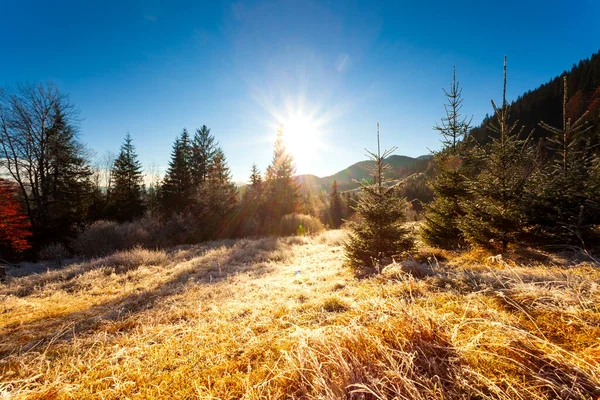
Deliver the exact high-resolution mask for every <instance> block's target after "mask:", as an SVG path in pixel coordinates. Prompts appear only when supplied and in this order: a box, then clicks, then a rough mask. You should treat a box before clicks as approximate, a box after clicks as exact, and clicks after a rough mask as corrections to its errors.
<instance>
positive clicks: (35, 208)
mask: <svg viewBox="0 0 600 400" xmlns="http://www.w3.org/2000/svg"><path fill="white" fill-rule="evenodd" d="M77 129H78V118H77V111H76V110H75V107H74V106H73V104H72V103H71V102H70V101H69V98H68V96H66V95H65V94H63V93H61V92H60V91H59V90H58V88H57V87H56V86H54V85H52V84H23V85H18V86H17V87H16V88H15V89H14V90H2V91H1V92H0V169H2V170H5V171H7V173H8V174H9V175H10V176H11V177H12V178H13V179H14V180H15V181H16V182H17V184H18V186H19V189H20V192H21V195H22V197H23V200H24V203H25V207H26V210H27V214H28V216H29V219H30V222H31V225H32V228H33V232H34V235H38V236H39V235H40V233H41V232H42V231H46V233H49V232H51V229H55V228H56V227H57V224H58V225H60V226H61V227H62V228H68V226H67V225H70V223H71V222H73V218H74V217H75V215H77V214H81V212H82V209H81V200H82V199H83V197H84V196H85V191H86V185H88V183H89V182H88V180H89V176H90V174H91V173H90V171H89V168H88V165H87V160H86V157H87V152H86V150H85V148H84V146H83V145H82V144H81V143H80V142H79V140H78V138H77ZM54 233H55V234H60V232H56V231H55V232H54Z"/></svg>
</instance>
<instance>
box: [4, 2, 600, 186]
mask: <svg viewBox="0 0 600 400" xmlns="http://www.w3.org/2000/svg"><path fill="white" fill-rule="evenodd" d="M0 1H1V2H2V4H1V6H0V54H1V55H0V85H3V86H4V85H9V86H10V85H14V84H15V83H17V82H24V81H29V82H38V81H53V82H55V83H56V84H58V85H59V87H60V88H61V89H62V90H63V91H64V92H66V93H69V94H70V96H71V100H72V102H73V103H75V105H76V106H77V107H78V108H79V110H80V112H81V117H82V119H83V121H82V123H81V136H82V139H83V141H84V142H86V143H87V145H88V146H89V147H91V148H92V149H94V150H95V151H96V152H97V153H99V154H101V153H103V152H105V151H106V150H112V151H114V152H116V151H117V150H118V148H119V145H120V144H121V142H122V139H123V137H124V135H125V133H126V132H130V133H131V135H132V137H133V139H134V142H135V144H136V146H137V149H138V153H139V155H140V157H141V159H142V161H143V163H144V164H145V166H149V165H150V164H152V163H155V164H157V165H159V166H161V167H162V168H164V167H165V166H166V164H167V162H168V158H169V154H170V151H171V146H172V143H173V140H174V139H175V137H176V136H177V135H178V134H179V133H180V132H181V130H182V128H183V127H187V128H188V130H193V129H195V128H196V127H199V126H201V125H202V124H206V125H207V126H208V127H210V128H211V131H212V133H213V134H214V135H215V136H216V138H217V140H218V141H219V142H220V144H221V146H222V147H223V149H224V151H225V154H226V156H227V158H228V161H229V164H230V167H231V169H232V172H233V175H234V179H235V180H238V181H239V180H246V178H247V175H248V174H249V170H250V166H251V164H252V163H253V162H256V163H257V164H258V166H259V168H260V169H261V170H264V169H265V168H266V166H267V165H268V163H269V161H270V159H271V153H272V142H273V139H274V135H275V130H274V127H275V126H277V123H278V122H277V117H282V116H283V118H285V117H286V116H287V114H289V113H296V114H298V113H299V114H302V115H303V116H304V117H305V118H306V119H310V120H312V121H313V122H318V129H317V131H318V137H307V138H306V141H307V142H310V141H315V145H314V146H312V147H311V146H307V145H306V143H304V145H303V146H302V149H301V150H299V153H298V157H297V158H298V160H297V161H298V169H299V171H298V172H299V173H313V174H316V175H319V176H324V175H329V174H332V173H335V172H336V171H338V170H340V169H342V168H345V167H346V166H348V165H350V164H352V163H354V162H356V161H359V160H361V159H364V156H363V155H364V150H363V148H364V147H367V148H370V149H373V148H374V147H375V123H376V122H380V124H381V134H382V142H383V143H382V145H383V146H384V147H390V146H392V145H395V146H398V148H399V149H398V151H397V153H396V154H405V155H409V156H418V155H422V154H426V153H428V148H429V149H435V148H438V147H439V141H438V137H437V134H436V133H435V132H434V131H433V130H432V129H431V128H432V126H433V125H434V123H435V122H436V121H437V120H439V118H441V117H442V116H443V101H444V98H443V95H442V91H441V89H442V87H447V86H448V84H449V82H450V80H451V77H452V67H453V66H454V65H456V68H457V71H458V78H459V81H460V82H461V84H462V86H463V87H464V97H465V103H464V111H465V112H466V113H468V114H472V115H473V121H474V123H479V122H480V121H481V119H482V118H483V117H484V116H485V114H486V113H489V112H490V110H491V105H490V99H491V98H495V99H498V98H499V97H500V96H501V86H502V58H503V56H504V55H507V56H508V66H509V82H508V96H509V98H510V99H514V98H515V97H516V96H518V95H519V94H521V93H522V92H524V91H526V90H528V89H532V88H534V87H536V86H538V85H539V84H541V83H544V82H546V81H547V80H549V79H550V78H552V77H554V76H556V75H558V74H560V73H561V72H562V71H563V70H565V69H568V68H570V67H571V66H572V64H573V63H575V62H577V61H578V60H580V59H582V58H586V57H588V56H590V55H591V54H592V53H593V52H596V51H598V49H599V48H600V24H599V23H598V16H599V15H600V2H598V1H597V0H580V1H577V2H567V1H553V0H549V1H538V2H533V1H527V0H521V1H504V2H487V1H453V2H450V1H426V0H423V1H410V2H401V1H390V2H379V1H358V2H354V1H348V0H343V1H322V2H317V1H314V2H313V1H310V0H301V1H239V2H218V1H206V2H200V1H189V2H177V1H155V0H154V1H103V2H91V1H89V2H88V1H60V0H57V1H29V0H21V1H9V0H0ZM302 140H304V138H302V139H301V140H300V141H298V143H301V142H302ZM317 142H318V143H317ZM307 148H311V149H312V150H311V152H310V154H306V149H307Z"/></svg>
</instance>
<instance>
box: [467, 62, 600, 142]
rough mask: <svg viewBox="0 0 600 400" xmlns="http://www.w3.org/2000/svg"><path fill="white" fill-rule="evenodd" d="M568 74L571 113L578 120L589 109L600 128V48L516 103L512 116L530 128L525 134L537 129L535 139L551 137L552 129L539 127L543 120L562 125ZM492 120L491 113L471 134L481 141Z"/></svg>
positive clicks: (524, 95) (591, 118)
mask: <svg viewBox="0 0 600 400" xmlns="http://www.w3.org/2000/svg"><path fill="white" fill-rule="evenodd" d="M565 75H566V76H567V85H568V97H569V103H568V105H567V114H568V116H569V117H570V118H571V119H572V120H573V121H574V120H575V119H577V118H579V117H581V116H582V115H583V113H584V112H587V113H588V114H587V117H586V118H587V120H588V121H589V122H590V123H591V124H592V125H593V126H594V127H595V129H596V130H597V129H600V52H598V53H595V54H593V55H592V56H591V57H590V58H587V59H585V60H581V61H579V63H577V64H574V65H573V67H572V68H571V70H570V71H564V72H563V73H562V74H560V75H559V76H556V77H555V78H553V79H551V80H550V81H549V82H547V83H545V84H543V85H541V86H539V87H538V88H536V89H533V90H530V91H528V92H526V93H524V94H523V95H521V96H519V97H518V98H517V99H516V100H515V101H514V102H513V103H512V107H511V120H512V121H515V120H519V122H520V123H521V124H523V125H524V126H525V128H526V129H525V130H524V133H525V134H529V132H530V131H531V130H532V129H535V131H534V138H535V139H540V138H545V137H548V135H549V134H548V132H546V131H544V130H542V129H541V128H539V127H538V123H539V122H540V121H544V122H546V123H548V124H550V125H552V126H562V104H563V82H562V77H563V76H565ZM509 85H510V81H509ZM495 98H496V97H495ZM490 110H491V105H490ZM491 121H492V117H490V116H488V117H486V118H485V119H484V120H483V122H482V124H481V125H480V126H478V127H476V128H474V129H473V130H472V131H471V135H473V137H474V138H475V139H477V140H478V141H479V142H480V143H483V142H486V141H487V140H488V135H489V134H490V132H489V130H488V129H487V127H488V125H489V124H490V122H491Z"/></svg>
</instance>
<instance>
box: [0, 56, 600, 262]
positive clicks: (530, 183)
mask: <svg viewBox="0 0 600 400" xmlns="http://www.w3.org/2000/svg"><path fill="white" fill-rule="evenodd" d="M599 60H600V56H599V55H598V54H595V55H594V56H592V58H591V59H590V60H585V61H584V62H582V63H580V65H578V66H576V67H574V68H573V70H572V71H571V73H570V74H565V75H564V76H563V77H562V78H561V79H560V83H561V86H560V93H561V104H562V106H561V108H560V109H559V110H554V109H553V108H552V107H551V109H552V112H548V113H541V112H538V111H539V110H538V109H536V107H538V106H537V105H536V104H535V103H534V102H532V101H531V94H530V93H527V94H525V95H524V96H522V97H519V98H518V99H517V100H516V101H515V102H513V103H509V102H508V101H507V99H506V86H507V82H508V80H507V68H506V60H505V65H504V88H503V92H502V97H501V101H500V102H498V103H496V102H495V101H492V104H491V105H492V107H491V116H488V117H486V119H485V120H484V122H483V124H482V126H481V127H477V128H473V127H472V126H471V119H470V118H468V117H467V116H466V115H465V114H464V112H463V110H462V107H463V97H462V90H461V87H460V84H459V82H458V80H457V77H456V71H455V72H454V77H453V80H452V83H451V84H450V87H449V89H447V90H445V91H444V95H445V97H446V104H445V114H446V115H445V116H444V117H443V118H442V119H441V121H440V122H439V123H438V124H436V125H435V126H434V129H435V130H436V131H438V132H439V133H440V136H441V142H442V148H441V149H440V150H439V151H437V152H435V153H434V156H433V161H432V162H431V167H432V168H431V169H430V170H428V171H427V173H426V174H423V175H422V176H426V175H429V176H430V177H429V181H428V188H427V187H425V186H424V185H423V182H424V180H423V179H421V178H418V179H416V178H415V177H414V176H413V177H410V178H407V179H406V180H405V181H404V182H402V184H401V185H392V183H391V182H388V181H386V177H385V170H386V168H387V166H386V165H385V163H384V159H385V157H386V156H387V155H389V154H390V153H388V152H386V151H384V152H383V153H381V151H380V149H379V147H378V151H377V153H375V152H372V153H371V152H370V153H368V155H369V157H370V158H371V160H372V162H373V164H372V165H373V167H374V170H373V173H372V177H371V179H370V180H369V181H364V182H361V185H360V188H359V190H351V191H341V190H340V185H339V182H336V181H334V182H333V183H332V185H331V187H330V188H328V189H325V190H320V191H317V192H310V191H308V192H304V191H301V190H300V187H299V184H298V182H297V181H296V179H295V178H294V176H295V175H296V169H295V165H294V160H293V157H292V155H291V154H290V153H289V152H288V151H287V149H286V148H285V145H284V140H283V136H284V128H283V127H281V128H280V129H279V130H278V132H277V137H276V139H275V142H274V147H273V156H272V159H271V161H270V163H269V165H268V167H267V168H266V169H265V170H264V171H262V172H261V171H260V170H259V168H258V166H257V165H256V164H254V165H252V167H251V170H250V174H249V179H248V185H246V187H245V188H244V189H243V190H240V189H239V188H238V187H236V185H235V184H234V183H233V182H232V179H231V171H230V169H229V166H228V162H227V158H226V155H225V154H224V152H223V150H222V148H221V147H220V146H219V143H218V141H217V140H216V138H215V136H213V135H212V134H211V131H210V129H209V128H208V127H207V126H204V125H203V126H202V127H200V128H198V129H196V130H194V131H193V132H188V130H187V129H185V128H184V129H183V130H182V131H181V133H180V134H179V135H178V136H177V137H176V138H175V141H174V143H173V148H172V151H171V155H170V160H169V163H168V168H167V170H166V172H165V174H164V176H162V177H160V176H159V175H158V174H157V173H154V174H153V176H154V177H153V178H152V179H150V180H148V173H147V171H144V169H143V166H142V164H141V162H140V160H139V157H138V154H137V151H136V147H135V140H134V138H133V137H132V136H131V135H129V133H127V134H126V135H125V137H124V139H123V142H122V144H121V146H120V149H119V151H118V153H117V154H116V155H108V154H107V155H105V156H104V157H103V158H102V159H101V163H100V165H95V166H92V162H91V159H92V153H91V151H90V150H89V149H87V148H86V147H85V145H84V144H83V143H82V142H81V141H80V139H79V119H78V114H77V110H76V109H75V107H74V105H73V104H72V103H71V102H70V101H69V98H68V96H66V95H64V94H63V93H61V92H60V91H59V90H58V88H57V87H56V86H54V85H52V84H26V85H17V86H16V87H15V88H12V89H0V196H1V197H2V199H3V201H2V204H1V205H0V251H1V254H0V258H2V256H4V258H6V257H15V255H17V254H19V253H22V252H27V251H29V252H31V253H30V254H35V251H37V250H39V249H41V248H42V247H43V246H45V245H47V244H49V243H52V242H57V241H58V242H62V243H65V244H68V243H69V241H70V240H71V239H73V238H74V237H76V236H77V235H78V233H79V232H81V231H82V230H83V229H85V227H86V226H89V224H91V223H92V222H94V221H98V220H110V221H117V222H119V223H126V222H130V221H135V220H139V219H141V218H152V220H153V221H156V223H157V224H159V225H160V224H163V225H165V226H166V225H168V224H169V223H174V222H173V221H179V222H177V223H178V224H180V228H181V229H180V230H182V231H185V234H186V235H187V236H186V239H185V241H186V242H190V243H192V242H198V241H203V240H211V239H218V238H224V237H239V236H248V235H266V234H281V233H283V231H284V223H283V221H284V217H286V216H289V215H290V214H296V213H300V214H308V215H312V216H314V217H316V218H318V219H320V220H321V221H322V222H323V223H324V224H326V225H328V226H329V227H331V228H339V227H341V226H342V225H347V226H348V228H349V230H350V232H351V240H350V242H349V244H348V247H347V254H348V260H349V262H350V264H351V265H354V266H358V265H363V266H364V265H368V266H371V267H378V266H381V265H383V262H384V261H385V260H390V259H393V258H394V257H398V256H400V255H401V254H405V253H406V252H407V251H409V250H410V249H411V248H412V245H413V239H415V238H414V237H413V236H414V235H412V234H410V233H409V232H408V231H407V230H405V228H403V223H404V222H405V221H406V220H407V210H408V209H409V207H408V203H407V201H406V197H407V196H408V194H410V197H411V198H415V197H419V198H421V199H425V200H430V201H424V205H422V207H424V210H423V211H424V220H423V222H422V224H421V228H420V234H421V236H422V239H423V240H424V241H425V242H426V243H427V244H429V245H432V246H436V247H441V248H448V249H462V248H467V247H473V246H479V247H486V248H490V249H493V250H497V251H505V250H507V249H509V248H511V247H514V246H520V245H536V246H538V245H549V246H553V245H572V246H578V247H581V248H584V249H586V250H592V249H593V248H594V247H595V246H598V245H599V244H600V231H599V228H598V227H599V225H600V161H599V154H600V123H599V121H600V81H598V82H596V80H597V79H600V77H598V76H597V69H595V68H592V67H591V66H596V65H600V64H598V63H599V62H600V61H599ZM586 71H587V72H586ZM590 82H592V83H590ZM571 83H573V84H574V85H576V88H577V90H576V91H573V90H571V89H570V84H571ZM596 83H597V84H596ZM547 85H550V86H551V87H552V88H553V89H552V91H555V89H556V87H555V86H556V85H555V81H552V82H550V83H549V84H547ZM540 90H542V92H543V93H546V92H545V91H548V90H549V89H547V87H546V86H542V88H540ZM548 93H549V92H548ZM596 94H597V96H596ZM525 105H529V106H527V107H526V106H525ZM528 107H529V108H528ZM527 110H530V111H531V113H530V114H527V113H526V111H527ZM531 114H534V115H541V114H543V115H544V116H547V118H543V119H540V120H539V121H537V122H536V124H535V126H533V127H532V126H531V120H532V116H531ZM520 117H524V119H526V120H527V122H526V123H521V121H520ZM482 132H485V133H484V134H482ZM421 162H427V161H426V160H425V161H421ZM146 180H148V182H146ZM412 208H413V209H418V207H417V206H415V205H413V207H412ZM288 221H289V218H288ZM298 228H299V229H298V232H301V231H302V232H303V231H304V228H303V227H298ZM300 228H302V229H300Z"/></svg>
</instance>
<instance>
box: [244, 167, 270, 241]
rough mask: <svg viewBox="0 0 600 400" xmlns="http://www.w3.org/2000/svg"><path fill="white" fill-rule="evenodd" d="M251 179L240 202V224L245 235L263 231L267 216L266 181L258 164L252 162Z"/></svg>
mask: <svg viewBox="0 0 600 400" xmlns="http://www.w3.org/2000/svg"><path fill="white" fill-rule="evenodd" d="M249 181H250V182H249V185H248V186H247V187H246V191H245V192H244V196H243V197H242V202H241V204H240V219H241V221H240V224H241V234H242V235H243V236H249V235H257V234H260V233H262V229H263V223H264V218H265V198H264V182H263V179H262V176H261V173H260V171H259V169H258V167H257V166H256V164H252V169H251V170H250V177H249Z"/></svg>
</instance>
